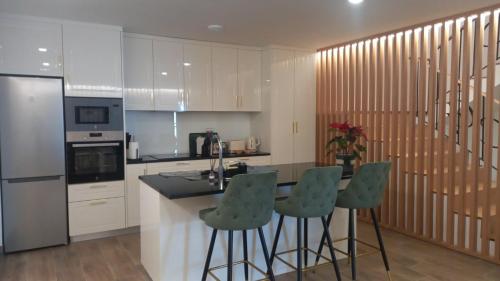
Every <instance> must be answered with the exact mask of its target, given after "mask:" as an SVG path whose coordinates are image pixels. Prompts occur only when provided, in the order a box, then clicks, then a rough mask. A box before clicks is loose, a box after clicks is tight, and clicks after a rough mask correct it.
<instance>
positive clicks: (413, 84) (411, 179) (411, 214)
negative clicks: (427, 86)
mask: <svg viewBox="0 0 500 281" xmlns="http://www.w3.org/2000/svg"><path fill="white" fill-rule="evenodd" d="M419 33H420V32H418V30H414V31H413V36H411V37H410V44H411V45H410V48H411V59H410V81H409V85H410V87H409V95H408V97H409V101H410V103H409V105H410V113H409V116H408V119H409V120H408V123H409V126H408V129H409V137H408V147H409V149H408V164H409V165H408V198H407V200H408V208H407V209H408V221H407V222H408V231H409V232H412V233H413V232H415V119H416V107H417V103H418V100H417V81H416V80H417V62H418V61H417V51H418V44H419V39H420V34H419ZM419 141H421V140H419Z"/></svg>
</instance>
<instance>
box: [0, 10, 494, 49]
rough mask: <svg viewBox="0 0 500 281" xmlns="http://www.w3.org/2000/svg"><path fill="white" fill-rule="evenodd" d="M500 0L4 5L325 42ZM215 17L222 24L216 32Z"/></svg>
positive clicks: (164, 28) (243, 40)
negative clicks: (358, 2) (213, 25)
mask: <svg viewBox="0 0 500 281" xmlns="http://www.w3.org/2000/svg"><path fill="white" fill-rule="evenodd" d="M496 3H500V0H365V2H364V3H363V4H361V5H352V4H349V3H348V1H347V0H0V12H2V13H14V14H26V15H31V16H42V17H56V18H61V19H69V20H77V21H86V22H95V23H102V24H112V25H120V26H123V27H124V29H125V31H128V32H135V33H144V34H153V35H162V36H170V37H180V38H187V39H196V40H207V41H216V42H224V43H236V44H245V45H255V46H265V45H269V44H278V45H288V46H295V47H307V48H319V47H324V46H327V45H331V44H333V43H340V42H343V41H347V40H351V39H356V38H359V37H362V36H366V35H370V34H373V33H378V32H382V31H386V30H391V29H394V28H398V27H404V26H407V25H411V24H415V23H419V22H422V21H426V20H431V19H435V18H439V17H443V16H447V15H452V14H455V13H459V12H464V11H467V10H470V9H474V8H480V7H484V6H488V5H492V4H496ZM210 24H221V25H223V26H224V29H223V31H221V32H218V33H214V32H210V31H209V30H208V29H207V26H208V25H210Z"/></svg>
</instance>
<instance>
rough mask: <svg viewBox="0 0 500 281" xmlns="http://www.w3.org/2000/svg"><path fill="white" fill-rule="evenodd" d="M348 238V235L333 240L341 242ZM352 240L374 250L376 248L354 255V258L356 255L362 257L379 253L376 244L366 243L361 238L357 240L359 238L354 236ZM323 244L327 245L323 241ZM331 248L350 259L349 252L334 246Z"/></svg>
mask: <svg viewBox="0 0 500 281" xmlns="http://www.w3.org/2000/svg"><path fill="white" fill-rule="evenodd" d="M348 239H349V237H345V238H341V239H337V240H335V241H334V242H341V241H345V240H348ZM354 241H356V242H358V243H360V244H363V245H365V246H367V247H370V248H372V249H375V250H376V251H370V252H367V253H362V254H359V255H356V258H357V257H362V256H367V255H373V254H377V253H380V252H381V250H380V248H379V247H377V246H375V245H372V244H370V243H367V242H365V241H362V240H359V239H356V238H354ZM323 245H325V246H328V245H327V243H326V242H325V243H323ZM333 249H334V250H335V251H337V252H339V253H341V254H344V255H346V256H347V257H348V258H349V259H350V257H351V255H350V254H349V253H347V252H344V251H342V250H339V249H337V248H335V247H334V248H333Z"/></svg>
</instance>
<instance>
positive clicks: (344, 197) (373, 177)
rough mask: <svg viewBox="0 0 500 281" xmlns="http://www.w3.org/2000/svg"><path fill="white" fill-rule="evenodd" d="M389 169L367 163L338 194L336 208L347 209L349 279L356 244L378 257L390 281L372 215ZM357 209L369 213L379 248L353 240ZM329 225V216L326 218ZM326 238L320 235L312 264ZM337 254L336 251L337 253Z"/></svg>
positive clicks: (375, 221) (386, 261)
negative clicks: (372, 249)
mask: <svg viewBox="0 0 500 281" xmlns="http://www.w3.org/2000/svg"><path fill="white" fill-rule="evenodd" d="M390 169H391V162H378V163H367V164H363V165H361V166H360V168H359V170H358V171H357V172H356V173H355V174H354V176H353V177H352V179H351V181H350V182H349V184H348V185H347V188H346V189H345V190H343V191H340V192H339V194H338V198H337V202H336V204H335V206H336V207H339V208H346V209H349V231H348V232H349V234H348V237H347V238H346V239H347V240H348V247H347V248H348V251H347V253H344V254H346V255H347V256H348V257H349V258H350V261H351V272H352V279H353V280H356V277H357V276H356V242H359V243H361V244H364V245H366V246H368V247H371V248H374V249H376V250H377V251H376V252H379V251H380V252H381V253H382V258H383V261H384V265H385V268H386V271H387V276H388V278H389V280H391V274H390V269H389V261H388V259H387V255H386V252H385V248H384V243H383V240H382V235H381V233H380V228H379V225H378V220H377V217H376V214H375V208H377V207H378V206H379V205H380V203H381V202H382V199H383V197H384V190H385V186H386V183H387V180H388V176H389V171H390ZM357 209H370V212H371V217H372V221H373V225H374V227H375V232H376V234H377V238H378V242H379V246H378V247H377V246H373V245H370V244H368V243H366V242H364V241H360V240H358V239H356V237H355V231H354V219H355V217H354V210H357ZM328 219H329V222H328V223H330V220H331V215H330V216H329V218H328ZM325 239H327V238H326V235H325V234H323V237H322V239H321V243H320V246H319V249H318V255H317V256H316V262H317V261H318V260H319V258H320V254H321V252H322V249H323V245H324V244H325ZM337 251H339V250H337Z"/></svg>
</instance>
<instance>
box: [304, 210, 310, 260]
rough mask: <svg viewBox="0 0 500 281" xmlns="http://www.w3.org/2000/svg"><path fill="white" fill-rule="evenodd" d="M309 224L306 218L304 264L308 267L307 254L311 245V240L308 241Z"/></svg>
mask: <svg viewBox="0 0 500 281" xmlns="http://www.w3.org/2000/svg"><path fill="white" fill-rule="evenodd" d="M307 224H308V221H307V218H304V266H305V267H307V256H308V254H309V253H308V251H307V249H308V247H309V243H308V242H309V241H308V237H307V233H308V230H307Z"/></svg>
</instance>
